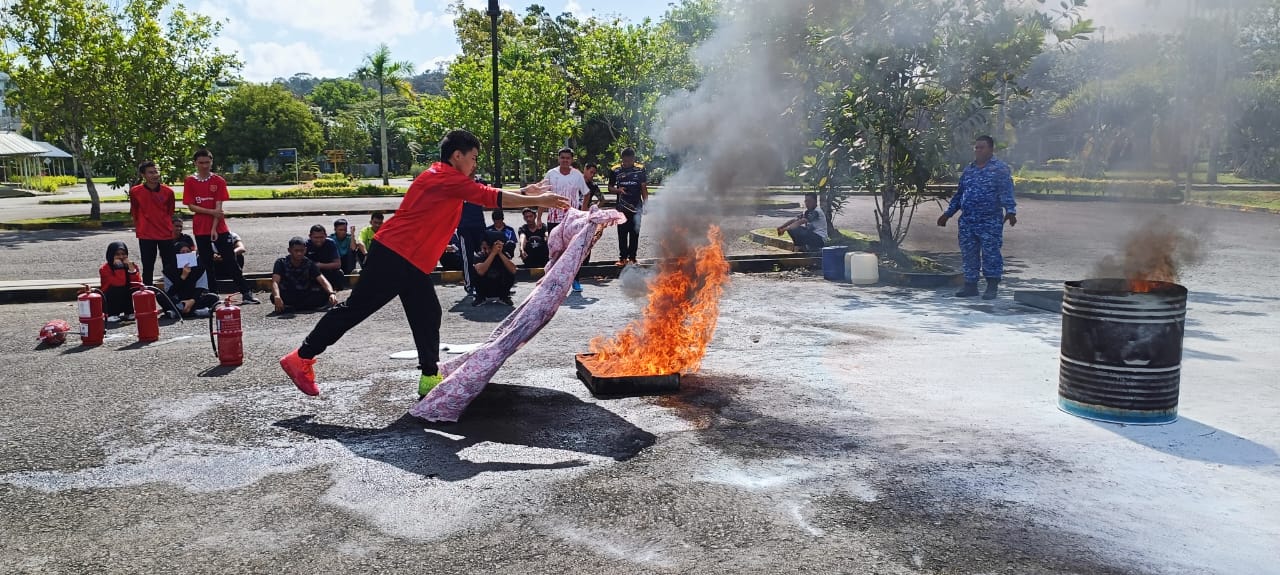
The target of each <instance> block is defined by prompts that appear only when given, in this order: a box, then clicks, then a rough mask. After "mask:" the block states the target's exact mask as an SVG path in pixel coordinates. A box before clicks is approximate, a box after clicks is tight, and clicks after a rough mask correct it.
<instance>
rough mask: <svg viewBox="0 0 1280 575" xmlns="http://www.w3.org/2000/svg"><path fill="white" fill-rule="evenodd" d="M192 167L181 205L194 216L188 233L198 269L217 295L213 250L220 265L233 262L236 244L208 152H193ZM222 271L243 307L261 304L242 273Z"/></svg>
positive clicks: (222, 190)
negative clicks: (193, 240) (197, 256)
mask: <svg viewBox="0 0 1280 575" xmlns="http://www.w3.org/2000/svg"><path fill="white" fill-rule="evenodd" d="M192 159H193V160H195V163H196V173H195V175H192V176H187V180H186V181H185V182H183V184H182V203H184V204H186V205H187V207H188V208H190V209H191V211H192V212H193V213H194V214H195V215H193V216H192V217H191V229H192V231H193V232H194V233H195V236H196V246H197V247H198V248H199V252H200V267H202V268H204V269H205V273H207V274H209V286H210V287H211V288H213V290H212V291H215V292H216V291H217V289H216V285H217V284H216V283H215V282H216V281H217V277H215V276H216V274H215V269H216V268H215V267H214V260H213V250H214V249H217V250H218V254H219V255H220V256H221V257H222V261H224V262H234V261H236V242H235V240H234V239H233V238H232V237H231V230H230V229H229V228H228V227H227V217H226V213H224V212H223V211H222V203H223V202H225V201H227V200H230V199H231V196H230V194H228V193H227V181H226V180H224V179H222V176H219V175H218V174H215V173H213V171H212V170H213V153H212V152H210V151H209V150H205V149H200V150H197V151H196V153H195V155H194V156H193V157H192ZM225 268H226V269H225V271H226V272H228V274H229V275H230V276H231V280H232V281H234V282H235V284H236V288H237V289H239V290H240V293H241V295H243V296H244V297H243V299H244V303H262V302H261V301H260V300H258V298H256V297H253V288H251V287H249V282H248V281H247V280H245V279H244V272H243V271H242V270H240V268H238V267H236V266H225Z"/></svg>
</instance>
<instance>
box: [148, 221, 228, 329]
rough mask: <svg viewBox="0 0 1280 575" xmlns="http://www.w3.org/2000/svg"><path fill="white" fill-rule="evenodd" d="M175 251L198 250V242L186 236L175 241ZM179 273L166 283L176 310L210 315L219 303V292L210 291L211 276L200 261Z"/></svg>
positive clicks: (185, 266) (197, 315)
mask: <svg viewBox="0 0 1280 575" xmlns="http://www.w3.org/2000/svg"><path fill="white" fill-rule="evenodd" d="M173 251H174V253H175V254H178V255H184V254H190V253H192V252H195V251H196V244H195V242H194V241H193V240H191V238H184V239H181V240H178V241H176V242H173ZM177 275H178V277H177V281H166V285H165V288H166V289H165V294H166V295H167V296H169V297H168V298H167V299H168V300H169V301H170V302H173V304H174V305H175V306H177V309H176V310H174V311H176V312H178V313H180V314H182V315H183V316H185V317H192V316H195V317H209V314H210V313H212V312H213V307H214V306H216V305H218V301H219V300H218V294H215V293H209V276H208V275H207V274H205V273H204V269H203V268H201V267H200V264H199V261H198V260H197V263H196V265H194V266H192V265H189V264H188V265H184V266H182V268H181V270H179V272H178V274H177ZM165 279H166V280H168V279H169V278H165ZM161 301H164V300H161Z"/></svg>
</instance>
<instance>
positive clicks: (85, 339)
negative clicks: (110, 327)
mask: <svg viewBox="0 0 1280 575" xmlns="http://www.w3.org/2000/svg"><path fill="white" fill-rule="evenodd" d="M83 285H84V290H83V291H81V292H80V295H78V296H76V308H77V309H78V310H79V312H80V313H79V315H80V345H102V338H103V337H104V336H106V334H107V316H106V315H105V314H103V313H102V292H101V291H99V290H98V289H97V288H91V287H89V284H83Z"/></svg>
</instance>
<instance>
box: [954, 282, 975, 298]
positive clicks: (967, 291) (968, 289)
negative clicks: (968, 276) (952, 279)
mask: <svg viewBox="0 0 1280 575" xmlns="http://www.w3.org/2000/svg"><path fill="white" fill-rule="evenodd" d="M976 295H978V283H977V282H974V283H969V282H964V289H962V290H960V291H958V292H956V297H973V296H976Z"/></svg>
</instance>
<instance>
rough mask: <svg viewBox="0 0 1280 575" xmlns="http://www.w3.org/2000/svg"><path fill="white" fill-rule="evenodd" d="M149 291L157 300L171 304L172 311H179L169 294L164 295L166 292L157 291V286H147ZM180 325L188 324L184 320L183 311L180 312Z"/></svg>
mask: <svg viewBox="0 0 1280 575" xmlns="http://www.w3.org/2000/svg"><path fill="white" fill-rule="evenodd" d="M147 289H148V290H150V291H151V292H153V293H155V294H156V297H157V298H164V301H167V302H169V309H172V310H177V309H178V306H177V305H176V304H174V303H173V298H171V297H169V294H167V293H164V290H162V289H157V288H156V286H147ZM178 323H184V324H185V323H186V320H184V319H182V312H181V311H179V312H178Z"/></svg>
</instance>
